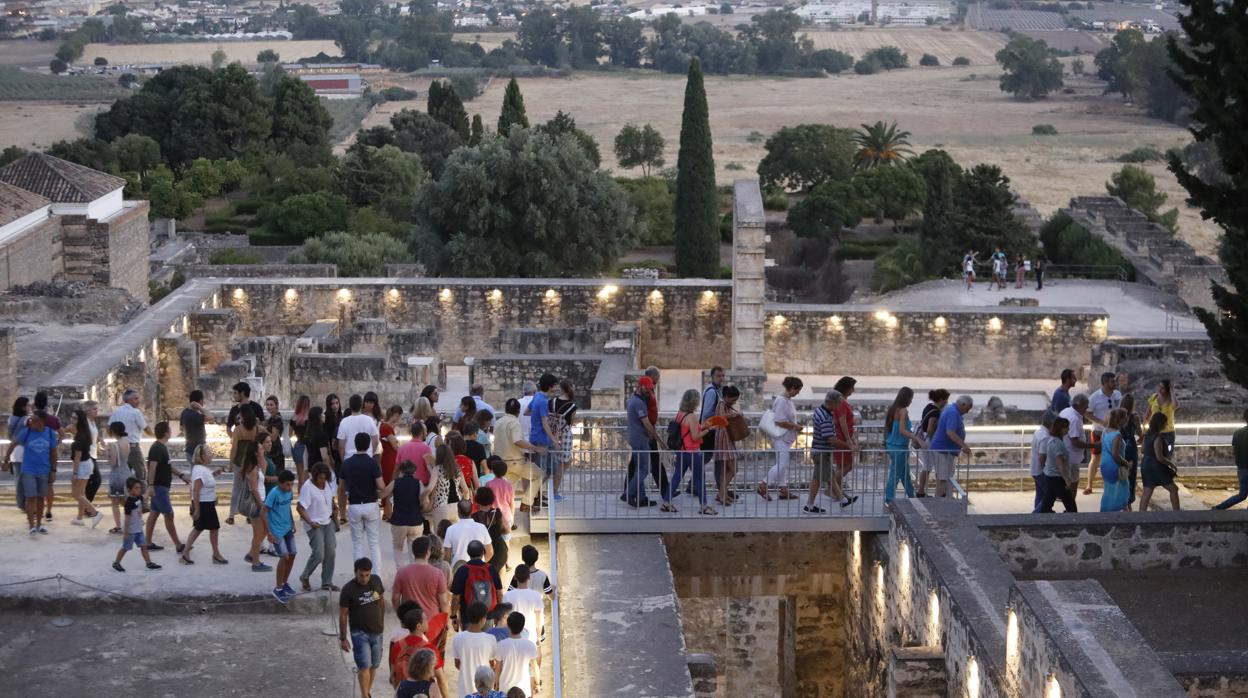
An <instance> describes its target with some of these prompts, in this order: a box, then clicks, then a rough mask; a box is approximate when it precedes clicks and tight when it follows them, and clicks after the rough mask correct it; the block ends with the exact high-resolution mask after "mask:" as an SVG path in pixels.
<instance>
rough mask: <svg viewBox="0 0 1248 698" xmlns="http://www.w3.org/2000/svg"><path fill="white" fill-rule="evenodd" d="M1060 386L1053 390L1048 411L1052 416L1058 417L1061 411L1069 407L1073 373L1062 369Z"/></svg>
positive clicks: (1073, 378)
mask: <svg viewBox="0 0 1248 698" xmlns="http://www.w3.org/2000/svg"><path fill="white" fill-rule="evenodd" d="M1061 381H1062V384H1061V385H1059V386H1057V388H1056V389H1054V390H1053V399H1052V400H1051V401H1050V404H1049V409H1050V410H1052V411H1053V413H1054V414H1057V415H1060V414H1061V413H1062V411H1063V410H1065V409H1066V408H1067V407H1070V389H1071V388H1073V387H1075V372H1074V370H1072V369H1069V368H1064V369H1062V377H1061Z"/></svg>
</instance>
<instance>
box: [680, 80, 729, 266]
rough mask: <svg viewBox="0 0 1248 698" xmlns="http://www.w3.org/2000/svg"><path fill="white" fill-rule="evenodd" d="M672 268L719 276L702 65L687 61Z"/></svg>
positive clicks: (716, 208)
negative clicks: (674, 254)
mask: <svg viewBox="0 0 1248 698" xmlns="http://www.w3.org/2000/svg"><path fill="white" fill-rule="evenodd" d="M676 269H677V271H678V272H679V273H680V275H681V276H685V277H700V278H714V277H716V276H718V275H719V193H718V191H717V190H716V189H715V157H714V154H713V152H712V149H711V120H710V113H709V111H708V108H707V105H706V88H705V87H704V86H703V84H702V65H701V63H700V62H699V61H698V59H696V58H695V59H693V60H692V61H691V62H690V63H689V77H688V80H687V82H686V83H685V108H684V112H683V114H682V115H681V121H680V153H679V155H678V156H677V158H676Z"/></svg>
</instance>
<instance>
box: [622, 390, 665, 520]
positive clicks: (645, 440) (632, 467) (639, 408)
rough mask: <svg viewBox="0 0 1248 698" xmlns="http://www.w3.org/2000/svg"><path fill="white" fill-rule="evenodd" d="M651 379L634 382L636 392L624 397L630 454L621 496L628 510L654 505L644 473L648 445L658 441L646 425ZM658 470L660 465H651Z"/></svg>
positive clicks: (648, 450) (647, 424) (648, 412)
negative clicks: (626, 476) (626, 401)
mask: <svg viewBox="0 0 1248 698" xmlns="http://www.w3.org/2000/svg"><path fill="white" fill-rule="evenodd" d="M653 391H654V380H653V379H651V378H650V376H642V377H641V378H638V379H637V391H636V392H634V393H633V394H632V395H631V396H630V397H629V398H628V405H627V406H626V412H627V422H628V447H629V448H630V449H632V451H633V453H632V455H631V456H630V457H629V459H628V480H627V482H625V484H624V496H623V497H621V499H623V500H624V501H625V502H627V503H628V505H629V506H631V507H647V506H654V505H655V504H657V502H654V501H651V500H650V499H648V498H647V497H646V473H647V472H649V471H650V459H651V457H652V452H651V446H650V444H652V443H655V442H657V441H658V440H659V435H658V433H656V432H655V430H654V425H653V424H651V423H650V408H649V405H650V393H652V392H653ZM655 465H657V466H658V467H659V468H660V469H661V468H662V467H663V466H662V464H659V463H655Z"/></svg>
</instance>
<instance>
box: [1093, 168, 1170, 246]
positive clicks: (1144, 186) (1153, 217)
mask: <svg viewBox="0 0 1248 698" xmlns="http://www.w3.org/2000/svg"><path fill="white" fill-rule="evenodd" d="M1110 180H1111V181H1109V182H1106V183H1105V191H1107V192H1109V195H1110V196H1116V197H1118V198H1119V199H1122V200H1123V202H1124V203H1125V204H1126V205H1128V206H1130V207H1131V208H1133V209H1135V210H1137V211H1139V212H1140V213H1143V214H1144V215H1145V216H1148V219H1149V220H1150V221H1155V222H1157V223H1160V224H1162V225H1164V226H1166V227H1167V228H1169V229H1170V232H1175V231H1176V230H1177V228H1178V221H1179V209H1177V208H1172V209H1170V210H1169V211H1166V212H1165V213H1161V211H1160V209H1161V206H1162V204H1164V203H1166V195H1165V194H1163V193H1161V192H1159V191H1157V180H1155V179H1153V176H1152V175H1151V174H1149V173H1148V170H1145V169H1144V168H1143V167H1139V166H1138V165H1126V166H1124V167H1123V168H1122V169H1121V170H1118V171H1117V172H1115V173H1114V174H1113V175H1112V176H1111V177H1110Z"/></svg>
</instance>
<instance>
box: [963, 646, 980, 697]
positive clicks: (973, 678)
mask: <svg viewBox="0 0 1248 698" xmlns="http://www.w3.org/2000/svg"><path fill="white" fill-rule="evenodd" d="M966 695H967V698H979V660H978V659H975V655H973V654H972V655H970V656H969V657H967V658H966Z"/></svg>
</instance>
